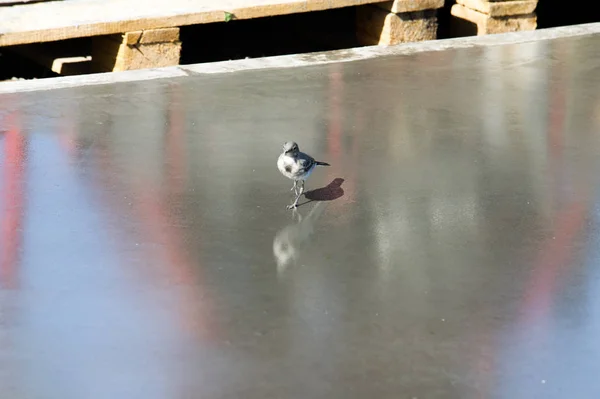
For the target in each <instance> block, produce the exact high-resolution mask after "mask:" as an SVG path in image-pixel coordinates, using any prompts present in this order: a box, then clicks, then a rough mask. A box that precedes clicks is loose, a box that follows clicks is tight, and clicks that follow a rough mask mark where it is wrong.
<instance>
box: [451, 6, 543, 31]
mask: <svg viewBox="0 0 600 399" xmlns="http://www.w3.org/2000/svg"><path fill="white" fill-rule="evenodd" d="M450 13H451V14H452V16H453V17H454V18H458V19H460V20H464V21H469V22H471V23H473V24H476V25H477V35H487V34H493V33H507V32H519V31H529V30H535V29H536V28H537V17H536V15H535V13H531V14H526V15H515V16H503V17H492V16H490V15H488V14H484V13H481V12H479V11H475V10H472V9H470V8H468V7H465V6H463V5H461V4H455V5H453V6H452V8H451V10H450Z"/></svg>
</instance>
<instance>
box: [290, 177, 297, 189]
mask: <svg viewBox="0 0 600 399" xmlns="http://www.w3.org/2000/svg"><path fill="white" fill-rule="evenodd" d="M297 184H298V180H294V185H293V186H292V188H291V189H290V191H294V192H296V185H297Z"/></svg>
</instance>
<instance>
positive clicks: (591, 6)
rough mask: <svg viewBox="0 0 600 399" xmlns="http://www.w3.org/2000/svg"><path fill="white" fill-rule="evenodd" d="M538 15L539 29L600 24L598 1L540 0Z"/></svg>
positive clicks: (537, 9)
mask: <svg viewBox="0 0 600 399" xmlns="http://www.w3.org/2000/svg"><path fill="white" fill-rule="evenodd" d="M536 14H537V17H538V19H537V21H538V29H542V28H553V27H557V26H567V25H577V24H585V23H591V22H600V7H598V2H597V1H574V2H566V1H560V0H540V1H539V2H538V5H537V8H536Z"/></svg>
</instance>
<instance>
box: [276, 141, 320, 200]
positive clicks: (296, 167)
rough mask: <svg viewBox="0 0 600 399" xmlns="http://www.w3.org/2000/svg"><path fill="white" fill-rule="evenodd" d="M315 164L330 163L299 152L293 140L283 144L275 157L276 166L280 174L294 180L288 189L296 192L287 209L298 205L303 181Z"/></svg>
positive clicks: (302, 190)
mask: <svg viewBox="0 0 600 399" xmlns="http://www.w3.org/2000/svg"><path fill="white" fill-rule="evenodd" d="M317 166H330V165H329V164H328V163H325V162H319V161H315V159H314V158H313V157H311V156H310V155H308V154H305V153H303V152H300V149H299V148H298V144H296V143H295V142H293V141H288V142H286V143H285V144H284V145H283V152H282V153H281V155H279V158H278V159H277V168H278V169H279V171H280V172H281V174H282V175H284V176H285V177H287V178H288V179H291V180H293V181H294V185H293V186H292V188H291V190H290V191H292V190H293V191H294V193H295V194H296V199H295V200H294V203H293V204H291V205H288V206H287V209H295V208H296V207H297V206H298V200H299V199H300V197H301V196H302V194H303V193H304V181H305V180H306V179H308V177H309V176H310V175H311V173H312V171H313V170H314V169H315V167H317ZM298 186H300V188H298Z"/></svg>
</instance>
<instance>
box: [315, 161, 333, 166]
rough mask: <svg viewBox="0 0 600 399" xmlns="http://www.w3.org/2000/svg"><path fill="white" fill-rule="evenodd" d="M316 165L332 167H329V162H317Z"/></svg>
mask: <svg viewBox="0 0 600 399" xmlns="http://www.w3.org/2000/svg"><path fill="white" fill-rule="evenodd" d="M315 163H316V164H317V165H319V166H331V165H329V164H328V163H327V162H319V161H316V162H315Z"/></svg>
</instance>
